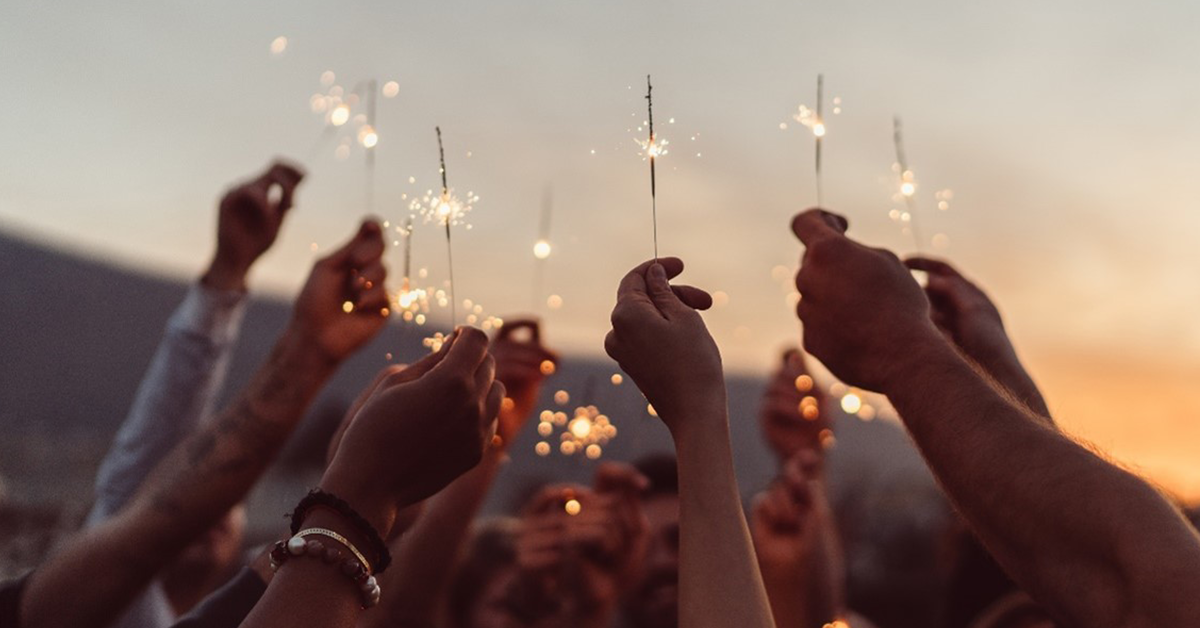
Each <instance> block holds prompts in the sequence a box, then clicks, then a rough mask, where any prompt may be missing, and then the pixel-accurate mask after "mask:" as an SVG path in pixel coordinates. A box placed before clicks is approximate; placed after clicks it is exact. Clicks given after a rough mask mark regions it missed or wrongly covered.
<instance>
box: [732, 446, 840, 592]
mask: <svg viewBox="0 0 1200 628" xmlns="http://www.w3.org/2000/svg"><path fill="white" fill-rule="evenodd" d="M819 469H820V456H819V454H817V453H816V452H815V451H813V450H811V449H806V450H801V451H800V452H798V453H797V454H796V455H795V456H794V457H792V458H791V459H790V460H788V461H787V462H786V463H785V465H784V468H783V472H782V473H781V474H780V476H779V478H777V479H776V480H775V483H774V484H772V485H771V487H770V488H769V489H767V490H766V491H764V492H763V493H761V494H759V496H758V497H757V498H756V499H755V502H754V508H753V511H752V513H751V517H750V533H751V535H752V536H753V537H754V549H755V553H756V554H757V555H758V563H759V566H760V567H761V568H762V570H763V574H764V576H768V577H767V579H768V580H770V579H771V577H770V576H780V575H785V576H794V575H796V574H797V573H798V572H799V573H803V571H804V569H805V568H806V567H807V563H808V561H809V560H810V559H813V558H814V557H815V556H816V554H817V552H818V551H819V547H818V545H819V543H820V540H821V536H820V526H821V525H822V524H825V523H829V521H828V520H827V519H828V516H829V515H830V513H829V504H828V501H827V500H826V498H825V494H824V492H825V488H824V486H822V484H821V482H820V480H819V479H818V476H819V474H820V470H819Z"/></svg>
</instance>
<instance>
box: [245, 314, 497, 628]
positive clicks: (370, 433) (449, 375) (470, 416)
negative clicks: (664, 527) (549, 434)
mask: <svg viewBox="0 0 1200 628" xmlns="http://www.w3.org/2000/svg"><path fill="white" fill-rule="evenodd" d="M486 348H487V339H486V336H484V335H483V333H482V332H480V331H478V330H475V329H471V328H460V330H459V331H458V332H457V333H456V334H455V335H454V336H453V337H452V338H451V340H450V341H449V342H447V343H446V344H445V345H444V346H443V347H442V350H441V351H439V352H438V353H436V354H432V355H430V356H427V357H426V358H424V359H422V360H421V361H419V362H417V363H416V364H414V365H412V366H411V367H409V368H407V369H405V370H404V371H401V372H399V373H395V374H393V375H390V376H389V377H387V378H386V379H385V380H384V381H383V383H382V384H380V385H379V386H378V387H377V388H376V390H375V392H374V393H373V394H372V395H371V398H370V399H369V400H368V401H367V403H366V404H365V405H364V406H363V409H362V410H361V411H360V412H358V413H357V415H355V417H354V419H353V420H352V422H351V424H350V426H349V427H348V428H347V430H346V433H345V436H344V437H343V438H342V440H341V443H340V444H339V446H338V451H337V454H336V455H335V456H334V459H333V462H332V463H331V464H330V466H329V468H328V469H327V470H326V472H325V475H324V476H323V478H322V480H321V487H322V489H324V490H326V491H327V492H329V493H332V494H334V495H337V496H339V497H341V498H342V499H344V500H345V501H346V502H348V503H349V504H350V505H351V507H353V508H354V509H355V510H356V511H357V512H359V513H360V514H361V515H362V516H363V517H364V518H365V519H366V520H367V521H368V522H369V523H370V524H371V526H372V527H373V528H374V529H375V530H376V531H378V532H379V534H380V535H381V536H383V537H385V538H386V537H387V536H388V534H389V533H390V531H391V528H392V526H393V524H394V521H395V519H396V514H397V512H398V510H399V509H400V508H401V507H405V506H408V505H411V504H415V503H417V502H419V501H420V500H423V499H425V498H427V497H429V496H430V495H431V494H433V493H435V492H437V491H438V490H440V489H441V488H443V487H444V486H445V485H446V484H447V483H449V482H450V481H451V480H453V479H454V478H455V477H457V476H459V475H461V474H462V473H463V472H465V471H466V470H468V469H470V468H471V467H472V466H474V465H475V464H477V463H478V462H479V460H480V458H481V457H482V453H483V448H484V445H485V443H487V442H490V440H491V437H492V435H493V433H494V430H495V416H496V412H497V411H498V409H499V406H500V400H501V398H502V397H503V395H504V387H503V385H502V384H500V383H498V382H494V380H493V375H494V369H495V365H494V362H493V361H492V359H491V357H490V356H488V354H487V351H486ZM309 526H320V527H325V528H329V529H332V530H335V531H338V532H340V533H341V534H343V535H344V536H346V537H347V538H349V539H351V540H352V541H353V540H354V538H355V531H354V530H353V529H352V528H353V526H349V525H347V522H346V521H345V520H342V519H340V518H339V517H338V516H337V515H334V514H331V513H329V512H327V511H325V510H323V509H314V510H312V511H310V513H309V514H307V515H305V517H304V521H303V524H302V527H309ZM360 547H361V546H360ZM394 594H400V592H395V593H394ZM361 603H362V598H361V594H360V592H359V591H358V590H357V587H355V586H354V585H353V583H351V582H350V581H349V580H348V579H347V578H345V577H344V576H343V575H342V574H341V573H339V572H338V569H337V566H336V565H329V564H322V561H320V560H313V559H300V558H297V559H294V560H290V561H288V562H287V563H286V564H285V565H283V566H282V567H280V569H279V570H278V571H277V572H276V574H275V576H274V578H273V579H272V580H271V583H270V585H269V586H268V587H267V592H266V594H265V595H264V596H263V598H262V600H261V601H260V602H259V604H258V606H256V607H255V608H254V610H253V611H252V612H251V614H250V616H249V617H248V618H247V619H246V622H245V623H244V624H243V626H247V627H249V628H262V627H265V626H293V625H319V626H351V625H354V622H355V621H356V620H357V619H358V617H359V614H360V606H361Z"/></svg>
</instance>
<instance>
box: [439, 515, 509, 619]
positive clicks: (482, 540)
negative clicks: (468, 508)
mask: <svg viewBox="0 0 1200 628" xmlns="http://www.w3.org/2000/svg"><path fill="white" fill-rule="evenodd" d="M519 525H520V524H519V522H518V521H517V520H516V519H513V518H511V517H496V518H494V519H486V520H483V521H480V522H478V523H476V524H475V528H474V530H473V531H472V533H471V538H470V540H468V541H467V547H466V551H465V553H464V554H463V557H462V560H461V561H460V562H459V564H458V567H457V568H456V569H455V571H454V575H453V576H452V577H451V579H450V586H449V590H448V592H447V595H446V602H447V608H448V615H449V620H450V626H452V628H470V626H471V612H472V611H473V610H474V608H475V603H476V602H477V601H478V600H479V599H480V598H482V597H483V594H484V591H485V590H486V589H487V586H488V583H489V582H491V581H492V579H493V578H495V577H496V574H498V573H500V572H501V571H503V570H504V569H507V568H509V567H511V566H512V565H514V564H516V562H517V527H518V526H519Z"/></svg>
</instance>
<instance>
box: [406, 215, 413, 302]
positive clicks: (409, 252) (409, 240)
mask: <svg viewBox="0 0 1200 628" xmlns="http://www.w3.org/2000/svg"><path fill="white" fill-rule="evenodd" d="M412 234H413V219H412V216H409V217H408V220H407V221H406V222H405V223H404V283H405V286H404V287H405V288H407V287H408V285H407V284H408V282H409V280H410V279H412Z"/></svg>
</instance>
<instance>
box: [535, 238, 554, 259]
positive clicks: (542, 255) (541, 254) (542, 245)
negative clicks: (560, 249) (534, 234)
mask: <svg viewBox="0 0 1200 628" xmlns="http://www.w3.org/2000/svg"><path fill="white" fill-rule="evenodd" d="M533 256H534V257H536V258H538V259H546V258H547V257H550V243H549V242H547V241H545V240H538V241H537V242H536V243H535V244H534V245H533Z"/></svg>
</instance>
